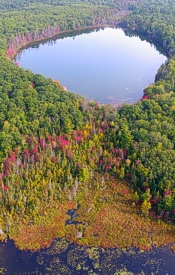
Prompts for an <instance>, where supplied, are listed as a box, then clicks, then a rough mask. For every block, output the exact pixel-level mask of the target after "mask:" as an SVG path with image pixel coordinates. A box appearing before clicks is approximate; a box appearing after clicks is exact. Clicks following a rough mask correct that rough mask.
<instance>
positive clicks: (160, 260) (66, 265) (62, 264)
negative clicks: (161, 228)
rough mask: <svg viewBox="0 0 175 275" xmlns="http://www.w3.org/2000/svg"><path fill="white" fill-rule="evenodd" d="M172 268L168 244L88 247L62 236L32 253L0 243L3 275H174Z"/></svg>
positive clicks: (174, 265)
mask: <svg viewBox="0 0 175 275" xmlns="http://www.w3.org/2000/svg"><path fill="white" fill-rule="evenodd" d="M2 268H4V270H5V271H4V272H2V270H3V269H2ZM174 270H175V255H174V254H173V253H172V252H171V251H170V250H169V247H168V246H167V247H164V248H153V249H152V250H151V251H149V252H143V251H139V250H137V249H135V248H131V249H124V250H121V249H103V248H89V247H81V246H78V245H76V244H69V243H68V242H67V241H66V239H65V238H63V239H60V240H54V242H53V243H52V245H51V246H50V247H49V248H48V249H42V250H40V251H39V252H35V253H32V252H29V251H19V250H18V249H17V248H16V247H15V245H14V243H13V242H12V241H10V240H8V241H7V242H6V243H0V274H6V275H22V274H28V275H29V274H38V275H41V274H43V275H50V274H53V275H59V274H60V275H62V274H64V275H78V274H79V275H89V274H94V275H95V274H99V275H114V274H115V275H117V274H128V275H129V274H134V275H137V274H146V275H147V274H148V275H151V274H158V275H165V274H169V275H174V274H175V272H174ZM122 272H123V273H122ZM124 272H125V273H124Z"/></svg>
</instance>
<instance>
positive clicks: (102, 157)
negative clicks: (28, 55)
mask: <svg viewBox="0 0 175 275" xmlns="http://www.w3.org/2000/svg"><path fill="white" fill-rule="evenodd" d="M174 14H175V3H174V1H172V0H158V1H152V0H151V1H148V0H145V1H144V0H140V1H139V0H138V1H129V0H128V1H121V0H114V1H112V0H109V1H100V0H99V1H98V0H97V1H95V0H94V1H80V0H77V1H69V0H63V1H57V0H50V1H49V0H46V1H44V0H38V1H36V0H33V1H29V0H21V1H17V0H16V1H13V3H12V1H9V0H7V1H4V0H0V48H1V52H0V64H1V66H0V102H1V104H0V239H4V238H6V237H7V236H9V237H10V238H12V239H14V240H15V241H16V243H17V245H18V246H19V247H20V248H21V249H25V248H29V249H33V250H37V249H39V248H40V247H45V246H48V245H49V244H50V242H51V241H52V240H53V238H54V237H61V236H64V235H66V236H67V239H68V240H69V241H70V242H71V241H77V238H76V234H77V231H78V232H79V231H81V233H82V234H83V233H84V235H83V238H82V239H81V240H78V242H79V243H80V244H86V245H95V246H97V245H103V246H104V247H110V246H119V247H123V246H127V245H133V244H134V245H135V246H138V247H141V248H143V249H144V248H145V245H146V244H145V241H143V239H144V238H146V237H145V236H144V237H143V236H141V238H140V237H138V236H137V235H136V236H135V235H134V237H133V240H128V239H127V241H126V240H125V239H126V236H127V235H128V233H127V232H128V230H130V229H131V228H130V229H128V227H127V226H126V223H125V224H122V225H119V224H118V221H117V220H114V217H117V215H116V211H118V209H119V207H121V208H122V207H123V213H124V214H123V217H124V220H125V219H126V220H127V221H128V223H129V220H131V217H130V216H128V215H129V214H130V209H133V212H134V215H135V220H137V217H139V218H140V221H141V222H142V226H141V227H143V228H144V226H145V227H146V225H145V220H146V221H148V220H149V218H150V220H149V221H150V223H151V225H150V226H151V228H154V230H155V235H153V236H152V239H151V240H148V239H149V237H148V232H149V230H150V228H149V226H148V227H146V228H147V229H145V230H146V232H147V233H145V234H146V236H147V239H146V243H147V244H148V246H147V248H150V246H151V245H153V244H165V243H166V242H167V243H168V242H171V241H172V238H173V236H174V233H173V234H172V233H170V232H174V230H175V227H174V226H175V225H174V222H175V93H174V92H175V86H174V81H175V56H174V51H175V42H174V39H175V18H174ZM106 25H111V26H122V27H124V28H128V29H131V30H134V31H136V32H140V33H143V34H144V35H146V36H148V37H149V38H151V39H152V40H153V42H154V41H157V42H158V43H160V45H161V46H162V47H163V48H164V49H165V50H166V52H167V57H168V61H167V62H166V64H163V65H162V66H161V67H160V69H159V70H158V73H157V75H156V77H155V83H153V84H151V85H150V86H149V87H145V90H144V91H143V97H142V99H141V100H140V101H139V102H138V103H136V104H134V105H124V106H121V107H120V108H118V109H116V108H113V107H112V106H109V105H108V106H101V105H99V104H98V103H95V102H93V101H90V102H88V101H86V99H84V98H82V97H80V96H76V95H75V94H73V93H70V92H66V91H64V90H63V89H62V87H61V85H60V84H59V83H57V82H54V81H53V80H52V79H47V78H45V77H43V76H41V75H36V74H33V73H32V72H30V71H28V70H27V71H25V70H23V69H22V68H20V67H18V66H16V65H17V64H16V65H15V64H14V63H13V62H12V61H11V58H12V57H13V56H14V55H15V54H16V52H17V51H18V50H19V49H20V48H22V47H23V46H26V45H27V44H29V43H31V42H34V41H39V40H42V39H45V38H47V37H51V36H53V35H55V34H57V33H59V32H60V31H67V30H76V29H80V28H85V27H93V26H94V27H95V26H99V27H100V26H106ZM118 185H119V187H117V186H118ZM117 188H118V189H117ZM111 190H112V191H111ZM92 194H95V195H94V197H93V196H92ZM120 200H124V202H125V204H127V207H126V208H125V206H123V205H122V204H120V203H121V201H120ZM77 204H79V206H80V209H79V210H78V211H79V218H78V219H79V221H81V222H82V225H81V226H80V225H79V227H78V226H77V227H75V225H72V226H70V225H65V221H66V219H67V218H68V217H67V216H66V211H67V210H68V209H72V208H76V207H77ZM89 209H90V210H89ZM92 209H93V210H92ZM106 209H108V210H109V211H108V214H109V213H112V214H110V215H109V216H107V219H108V222H107V224H108V225H110V226H109V227H110V228H107V232H108V233H106V235H103V234H104V230H102V227H100V222H99V217H102V216H103V215H105V214H104V213H106V215H107V212H105V211H107V210H106ZM91 210H92V211H91ZM112 211H113V212H112ZM92 214H93V215H92ZM100 215H102V216H100ZM118 215H119V213H118ZM93 217H95V222H94V221H93ZM143 217H144V219H143ZM157 220H159V222H158V221H157ZM160 220H161V221H163V223H161V226H162V227H163V228H164V229H163V230H164V232H166V233H167V232H168V233H167V234H168V237H167V239H166V238H165V239H163V237H162V235H161V234H160V232H161V229H160V228H159V225H160ZM112 221H113V222H112ZM137 222H138V223H139V221H137ZM137 222H136V223H135V225H134V220H133V227H134V226H136V228H138V223H137ZM165 223H167V224H165ZM107 224H105V226H106V227H108V225H107ZM114 227H115V229H114ZM43 228H44V229H43ZM94 228H95V229H94ZM148 228H149V229H148ZM121 229H122V230H123V232H125V233H126V236H125V235H124V234H123V233H122V234H123V235H122V238H123V239H122V241H121V243H120V244H118V243H117V239H115V238H114V236H113V234H114V230H116V231H119V232H120V231H122V230H121ZM100 230H101V231H100ZM166 230H167V231H166ZM98 231H99V232H101V233H100V234H101V235H100V236H98V234H96V232H98ZM36 232H38V233H37V234H39V237H37V238H36V239H35V238H33V236H34V235H36ZM92 232H93V233H92ZM136 232H137V231H136ZM24 233H25V234H24ZM138 234H141V233H138ZM26 236H27V237H26ZM31 236H32V237H31ZM37 236H38V235H37ZM80 238H81V237H80ZM119 238H120V235H119ZM78 239H79V238H78ZM173 240H174V239H173Z"/></svg>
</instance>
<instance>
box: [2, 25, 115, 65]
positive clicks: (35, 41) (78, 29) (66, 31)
mask: <svg viewBox="0 0 175 275" xmlns="http://www.w3.org/2000/svg"><path fill="white" fill-rule="evenodd" d="M105 27H115V25H111V24H103V25H95V26H88V27H82V28H77V29H75V30H65V31H59V32H57V33H56V34H54V35H51V36H47V37H45V38H43V39H39V40H34V41H32V42H29V43H27V44H26V45H25V46H22V47H20V48H19V49H18V50H17V51H16V52H15V53H14V54H13V55H12V56H11V57H7V58H8V59H9V60H11V61H13V60H14V58H15V57H16V56H17V54H18V53H19V52H20V51H22V50H23V49H25V48H27V47H28V46H29V45H32V44H35V43H38V42H42V41H47V40H48V39H51V38H54V37H56V36H57V35H59V34H64V33H69V32H76V31H82V30H88V29H96V28H105Z"/></svg>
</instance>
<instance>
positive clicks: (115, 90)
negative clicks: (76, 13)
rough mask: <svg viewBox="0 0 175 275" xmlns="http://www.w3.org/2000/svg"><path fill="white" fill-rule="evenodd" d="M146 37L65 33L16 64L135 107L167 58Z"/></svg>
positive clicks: (112, 31)
mask: <svg viewBox="0 0 175 275" xmlns="http://www.w3.org/2000/svg"><path fill="white" fill-rule="evenodd" d="M166 59H167V58H166V56H165V53H164V52H163V51H162V49H160V47H158V46H155V45H153V44H151V42H150V41H146V38H145V37H143V36H137V35H136V34H135V33H131V32H127V31H125V32H124V31H123V30H122V29H116V28H105V29H95V30H86V31H85V30H83V31H76V32H70V33H65V34H60V35H58V36H56V37H55V38H54V39H50V40H49V41H45V42H42V43H37V44H34V45H31V46H30V47H29V48H26V49H23V50H22V51H20V52H19V53H18V54H17V56H16V58H15V62H18V64H19V65H20V66H21V67H23V68H25V69H29V70H31V71H32V72H34V73H39V74H42V75H44V76H46V77H49V78H52V79H54V80H59V81H60V82H61V83H62V84H63V85H64V86H66V87H67V90H69V91H72V92H74V93H76V94H81V95H83V96H85V97H86V98H87V99H93V100H95V101H97V102H99V103H102V104H107V103H110V104H114V105H115V104H121V103H124V102H128V103H133V102H137V101H139V100H140V99H141V97H142V95H143V89H144V88H146V87H147V86H148V85H149V84H150V83H152V82H154V78H155V74H156V72H157V70H158V68H159V67H160V65H161V64H162V63H164V62H165V60H166Z"/></svg>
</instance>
